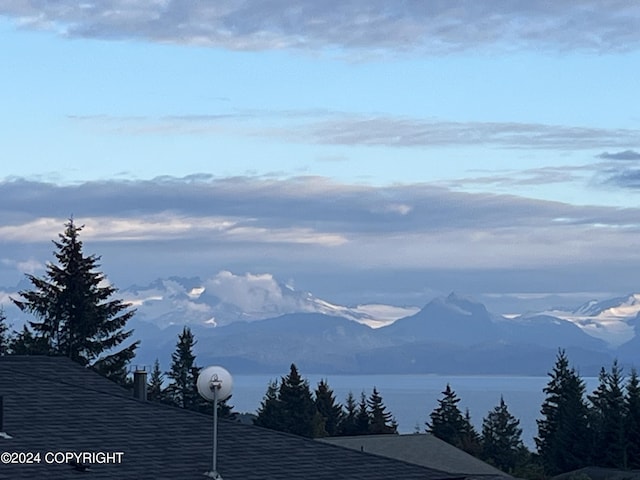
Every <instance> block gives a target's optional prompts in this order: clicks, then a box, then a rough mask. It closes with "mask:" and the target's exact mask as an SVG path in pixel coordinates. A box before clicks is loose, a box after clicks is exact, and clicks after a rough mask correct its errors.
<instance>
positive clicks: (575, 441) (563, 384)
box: [535, 350, 590, 475]
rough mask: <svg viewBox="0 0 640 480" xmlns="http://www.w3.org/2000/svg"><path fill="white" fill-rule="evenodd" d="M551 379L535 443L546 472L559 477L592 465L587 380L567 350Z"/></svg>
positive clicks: (558, 360) (552, 372) (554, 369)
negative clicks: (571, 362)
mask: <svg viewBox="0 0 640 480" xmlns="http://www.w3.org/2000/svg"><path fill="white" fill-rule="evenodd" d="M549 377H550V380H549V383H548V384H547V386H546V387H545V388H544V393H545V394H546V398H545V400H544V402H543V404H542V408H541V414H542V418H541V419H539V420H537V423H538V436H537V437H536V438H535V442H536V446H537V448H538V454H539V455H540V458H541V461H542V465H543V467H544V471H545V473H546V474H547V475H556V474H559V473H564V472H568V471H571V470H576V469H579V468H582V467H584V466H587V465H589V463H590V458H589V457H590V455H589V454H590V441H589V437H590V435H589V425H588V410H587V405H586V403H585V400H584V396H585V385H584V381H583V380H582V379H581V378H580V376H579V375H578V373H577V372H576V370H575V369H574V368H571V367H569V360H568V358H567V355H566V353H565V351H564V350H560V351H559V352H558V356H557V357H556V363H555V365H554V367H553V370H552V371H551V372H550V373H549Z"/></svg>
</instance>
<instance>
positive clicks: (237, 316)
mask: <svg viewBox="0 0 640 480" xmlns="http://www.w3.org/2000/svg"><path fill="white" fill-rule="evenodd" d="M119 295H120V296H121V297H122V299H123V300H124V301H126V302H129V303H130V304H131V305H132V306H134V307H135V308H136V309H137V314H136V316H137V317H138V318H139V319H141V320H144V321H148V322H151V323H154V324H156V325H158V326H159V327H161V328H165V327H167V326H169V325H174V324H185V323H187V324H188V323H191V324H203V323H204V324H211V325H228V324H230V323H233V322H236V321H256V320H262V319H266V318H273V317H276V316H280V315H284V314H288V313H321V314H325V315H330V316H339V317H343V318H347V319H349V320H353V321H356V322H359V323H363V324H366V325H368V326H370V327H373V328H376V327H381V326H384V325H388V324H389V323H392V322H393V321H395V320H396V319H398V318H400V317H404V316H407V315H411V314H413V313H415V312H416V311H417V310H418V309H417V308H403V307H393V306H387V305H359V306H357V307H345V306H340V305H335V304H332V303H330V302H327V301H325V300H322V299H319V298H316V297H315V296H313V295H312V294H311V293H309V292H300V291H297V290H295V289H294V288H293V287H292V286H290V285H285V284H283V283H280V282H278V281H277V280H276V279H275V278H274V277H273V276H272V275H270V274H260V275H255V274H251V273H247V274H244V275H236V274H233V273H231V272H228V271H221V272H218V273H217V274H216V275H215V276H213V277H212V278H209V279H207V280H204V281H202V280H200V279H198V278H188V279H186V278H178V277H171V278H166V279H159V280H156V281H155V282H153V283H151V284H150V285H148V286H145V287H140V286H134V287H130V288H128V289H124V290H121V291H120V292H119Z"/></svg>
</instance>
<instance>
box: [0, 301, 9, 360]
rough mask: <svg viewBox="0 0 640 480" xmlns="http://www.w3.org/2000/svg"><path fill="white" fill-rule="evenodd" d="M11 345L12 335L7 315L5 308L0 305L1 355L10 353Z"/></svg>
mask: <svg viewBox="0 0 640 480" xmlns="http://www.w3.org/2000/svg"><path fill="white" fill-rule="evenodd" d="M10 345H11V335H10V334H9V325H7V316H6V315H5V313H4V309H3V308H2V307H0V356H2V355H6V354H7V353H9V346H10Z"/></svg>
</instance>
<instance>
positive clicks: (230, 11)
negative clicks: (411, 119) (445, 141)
mask: <svg viewBox="0 0 640 480" xmlns="http://www.w3.org/2000/svg"><path fill="white" fill-rule="evenodd" d="M0 14H2V15H5V16H9V17H13V18H15V19H17V20H18V21H19V22H20V24H21V25H22V26H24V27H25V28H40V29H43V28H45V29H55V30H57V31H59V32H60V33H61V34H63V35H67V36H70V37H90V38H104V39H123V38H129V39H145V40H151V41H156V42H172V43H184V44H197V45H207V46H216V47H223V48H228V49H234V50H267V49H283V48H293V49H299V50H317V49H332V48H339V49H347V50H360V51H368V52H388V51H395V52H410V51H418V52H424V53H429V54H434V53H435V54H441V53H448V52H455V51H466V50H478V49H487V48H498V49H501V50H505V49H514V48H522V47H524V48H536V49H539V48H543V49H552V50H556V51H558V50H560V51H563V50H586V51H596V52H602V51H612V50H613V51H625V50H633V49H636V48H637V47H638V45H639V44H640V32H639V31H638V28H637V24H638V19H639V17H640V6H638V5H637V4H636V3H634V2H628V1H622V0H585V1H581V2H580V3H579V4H576V3H574V2H547V1H542V0H538V1H520V0H516V1H508V0H497V1H492V2H477V1H475V0H457V1H430V2H424V1H421V0H405V1H401V2H388V1H384V0H367V1H364V0H340V1H337V0H329V1H323V2H317V1H314V0H297V1H283V0H260V1H252V2H245V1H241V0H221V1H216V2H201V1H193V0H154V1H149V2H130V1H126V0H104V1H100V2H86V1H78V0H62V1H56V2H35V1H28V0H9V1H6V2H2V5H0Z"/></svg>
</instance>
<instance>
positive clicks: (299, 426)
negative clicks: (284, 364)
mask: <svg viewBox="0 0 640 480" xmlns="http://www.w3.org/2000/svg"><path fill="white" fill-rule="evenodd" d="M278 399H279V401H280V406H281V408H282V417H281V419H280V422H281V425H282V431H284V432H288V433H293V434H294V435H300V436H302V437H309V438H313V437H314V436H316V435H317V434H318V433H319V432H318V431H317V430H318V429H319V427H320V425H319V422H318V418H319V414H318V411H317V410H316V406H315V404H314V402H313V398H312V396H311V391H310V390H309V383H308V382H307V381H306V380H304V379H303V378H302V377H301V376H300V374H299V373H298V369H297V367H296V366H295V365H294V364H291V369H290V371H289V375H287V376H285V377H283V378H282V381H281V382H280V390H279V392H278Z"/></svg>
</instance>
